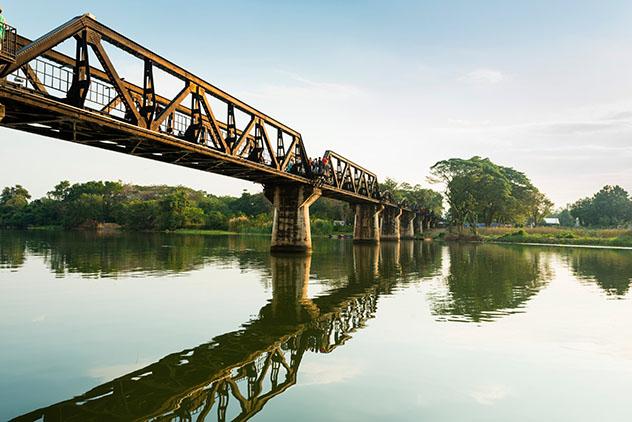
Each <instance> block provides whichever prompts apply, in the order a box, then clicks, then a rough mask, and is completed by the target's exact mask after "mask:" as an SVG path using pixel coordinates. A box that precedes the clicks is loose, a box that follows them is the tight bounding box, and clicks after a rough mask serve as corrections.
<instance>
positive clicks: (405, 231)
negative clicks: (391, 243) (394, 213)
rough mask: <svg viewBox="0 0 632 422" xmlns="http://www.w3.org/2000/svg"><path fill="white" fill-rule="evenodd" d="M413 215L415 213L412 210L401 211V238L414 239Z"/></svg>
mask: <svg viewBox="0 0 632 422" xmlns="http://www.w3.org/2000/svg"><path fill="white" fill-rule="evenodd" d="M415 217H416V214H415V213H414V212H412V211H403V212H402V216H401V218H400V220H401V223H400V224H401V228H400V230H401V234H400V238H401V239H414V238H415Z"/></svg>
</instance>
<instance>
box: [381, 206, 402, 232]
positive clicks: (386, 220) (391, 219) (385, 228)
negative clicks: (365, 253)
mask: <svg viewBox="0 0 632 422" xmlns="http://www.w3.org/2000/svg"><path fill="white" fill-rule="evenodd" d="M401 215H402V209H401V208H399V207H388V206H387V207H385V208H384V211H383V212H382V240H399V238H400V234H401V228H400V217H401Z"/></svg>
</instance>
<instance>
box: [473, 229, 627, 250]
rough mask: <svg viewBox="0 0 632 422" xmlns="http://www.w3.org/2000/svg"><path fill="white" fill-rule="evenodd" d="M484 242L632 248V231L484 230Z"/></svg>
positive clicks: (480, 237) (481, 231)
mask: <svg viewBox="0 0 632 422" xmlns="http://www.w3.org/2000/svg"><path fill="white" fill-rule="evenodd" d="M471 240H482V241H484V242H505V243H541V244H549V245H550V244H558V245H582V246H584V245H585V246H629V247H632V231H631V230H626V229H584V228H553V227H533V228H523V229H515V228H505V227H502V228H484V229H481V230H479V239H471Z"/></svg>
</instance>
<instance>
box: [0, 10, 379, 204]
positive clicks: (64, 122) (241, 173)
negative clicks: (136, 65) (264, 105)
mask: <svg viewBox="0 0 632 422" xmlns="http://www.w3.org/2000/svg"><path fill="white" fill-rule="evenodd" d="M14 39H15V43H16V46H17V52H16V54H15V60H14V61H13V62H11V63H8V64H6V65H4V67H3V68H1V71H0V77H2V78H5V79H4V81H3V82H2V84H1V85H0V103H2V104H3V105H4V106H6V117H5V118H4V120H2V122H0V124H1V125H2V126H5V127H10V128H13V129H17V130H22V131H26V132H32V133H36V134H39V135H43V136H48V137H53V138H58V139H63V140H66V141H71V142H76V143H81V144H86V145H90V146H94V147H98V148H102V149H108V150H112V151H117V152H121V153H126V154H131V155H137V156H142V157H145V158H150V159H153V160H158V161H163V162H167V163H171V164H178V165H182V166H186V167H190V168H195V169H198V170H202V171H208V172H213V173H219V174H224V175H227V176H231V177H237V178H240V179H244V180H249V181H253V182H257V183H263V184H269V183H302V184H309V185H318V186H319V187H321V188H322V189H323V196H327V197H332V198H335V199H340V200H344V201H347V202H356V203H357V202H373V203H377V202H384V199H383V198H382V197H381V196H380V193H379V186H378V182H377V177H376V175H375V174H373V173H371V172H369V171H368V170H366V169H364V168H362V167H361V166H359V165H357V164H355V163H353V162H352V161H350V160H348V159H346V158H344V157H342V156H340V155H338V154H336V153H334V152H332V151H327V152H326V153H325V155H324V157H327V158H326V159H327V160H328V165H327V166H325V168H324V169H323V168H319V169H320V173H319V174H314V173H313V169H314V168H313V166H312V165H310V163H309V159H308V155H307V152H306V149H305V145H304V143H303V140H302V137H301V134H300V133H299V132H297V131H296V130H294V129H292V128H290V127H289V126H287V125H285V124H283V123H281V122H280V121H278V120H276V119H274V118H272V117H270V116H268V115H266V114H264V113H262V112H261V111H259V110H257V109H255V108H254V107H251V106H249V105H248V104H246V103H244V102H243V101H241V100H239V99H237V98H235V97H233V96H231V95H230V94H228V93H226V92H224V91H222V90H221V89H219V88H217V87H215V86H214V85H212V84H210V83H208V82H206V81H204V80H202V79H201V78H199V77H197V76H195V75H193V74H192V73H190V72H188V71H186V70H185V69H183V68H181V67H180V66H178V65H176V64H174V63H172V62H170V61H169V60H167V59H165V58H163V57H161V56H159V55H157V54H155V53H153V52H151V51H150V50H148V49H146V48H144V47H142V46H141V45H139V44H137V43H136V42H134V41H132V40H130V39H128V38H126V37H124V36H123V35H121V34H119V33H118V32H116V31H113V30H112V29H110V28H108V27H106V26H104V25H102V24H101V23H99V22H97V21H96V20H95V19H94V18H93V17H92V16H90V15H87V14H86V15H83V16H78V17H76V18H73V19H71V20H70V21H68V22H66V23H65V24H63V25H61V26H59V27H58V28H56V29H54V30H53V31H50V32H49V33H47V34H45V35H43V36H42V37H40V38H38V39H36V40H35V41H31V40H29V39H27V38H25V37H23V36H20V35H17V34H16V35H15V37H14ZM67 40H70V41H71V42H74V43H75V47H76V49H75V57H71V56H68V55H65V54H62V53H60V52H58V51H55V50H54V48H55V47H56V46H58V45H59V44H60V43H62V42H65V41H67ZM115 49H118V50H120V51H122V52H125V53H129V54H130V55H132V56H133V57H132V58H133V59H140V60H141V61H142V66H141V68H142V72H141V75H133V74H131V75H128V74H123V73H122V70H121V69H118V68H117V67H116V66H115V64H114V62H113V61H112V59H111V58H110V55H109V54H108V52H111V51H113V50H115ZM90 52H92V53H94V57H96V58H97V63H90V59H91V54H90ZM119 54H120V52H119ZM155 71H160V72H162V73H163V74H165V73H166V75H167V76H168V77H171V78H172V79H173V81H175V82H176V83H177V84H180V85H181V88H180V91H179V92H178V93H177V94H176V95H174V96H172V97H170V98H169V96H165V95H160V94H159V93H158V92H156V83H155V82H154V73H155ZM139 76H140V77H139ZM130 80H142V81H143V83H142V86H141V85H136V84H134V83H131V82H129V81H130ZM220 114H221V115H224V116H226V118H225V121H222V120H221V119H220V117H219V116H220ZM240 120H241V121H240ZM272 136H274V137H276V142H274V139H272V138H271V137H272ZM273 142H274V145H273Z"/></svg>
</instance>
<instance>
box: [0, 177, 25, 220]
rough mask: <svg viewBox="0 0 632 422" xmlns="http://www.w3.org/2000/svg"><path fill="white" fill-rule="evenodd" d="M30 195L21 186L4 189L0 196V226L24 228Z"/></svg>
mask: <svg viewBox="0 0 632 422" xmlns="http://www.w3.org/2000/svg"><path fill="white" fill-rule="evenodd" d="M29 199H31V195H30V194H29V192H28V191H27V190H26V189H25V188H24V187H22V186H21V185H15V186H14V187H8V186H7V187H5V188H4V189H3V190H2V194H0V226H4V227H18V228H20V227H25V226H26V218H25V217H26V214H27V207H28V204H29Z"/></svg>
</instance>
